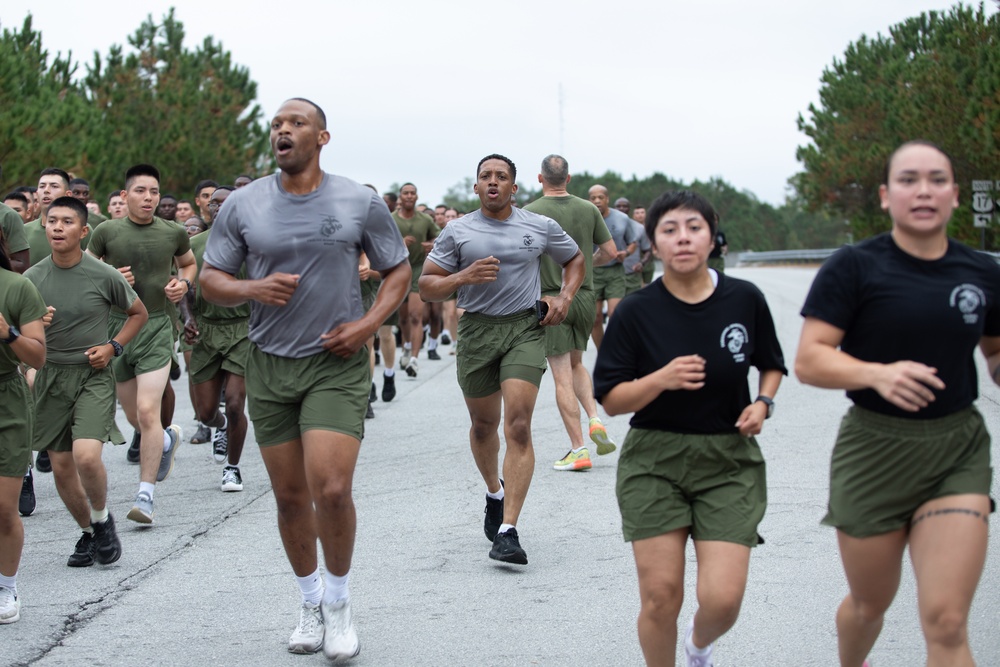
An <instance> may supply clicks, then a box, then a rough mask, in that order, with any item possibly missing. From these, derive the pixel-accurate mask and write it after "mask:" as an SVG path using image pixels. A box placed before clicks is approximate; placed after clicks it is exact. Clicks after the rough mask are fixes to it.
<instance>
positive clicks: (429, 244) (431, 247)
mask: <svg viewBox="0 0 1000 667" xmlns="http://www.w3.org/2000/svg"><path fill="white" fill-rule="evenodd" d="M420 247H421V248H423V250H424V252H430V251H431V250H434V241H424V242H423V243H421V244H420Z"/></svg>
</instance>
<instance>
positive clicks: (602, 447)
mask: <svg viewBox="0 0 1000 667" xmlns="http://www.w3.org/2000/svg"><path fill="white" fill-rule="evenodd" d="M590 439H591V440H592V441H593V442H594V444H595V445H597V455H598V456H605V455H607V454H610V453H611V452H613V451H615V450H616V449H618V445H616V444H615V443H613V442H611V440H609V439H608V434H607V432H605V433H604V436H603V437H602V436H601V435H599V434H598V435H595V434H594V433H593V432H591V434H590Z"/></svg>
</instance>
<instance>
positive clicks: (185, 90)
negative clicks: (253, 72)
mask: <svg viewBox="0 0 1000 667" xmlns="http://www.w3.org/2000/svg"><path fill="white" fill-rule="evenodd" d="M183 42H184V26H183V24H182V23H181V22H180V21H178V20H177V19H176V18H175V16H174V10H173V9H171V10H170V12H169V13H168V14H167V15H166V16H164V17H163V20H162V21H161V22H160V23H156V22H155V21H154V20H153V18H152V16H149V17H148V18H147V19H146V20H145V21H144V22H143V23H142V25H141V26H139V28H138V29H137V30H136V31H135V33H134V34H133V35H132V36H131V37H129V38H128V43H129V45H130V47H131V49H130V50H129V52H128V53H127V54H126V53H125V51H124V50H123V48H122V47H121V46H118V45H115V46H112V47H111V49H110V50H109V53H108V54H107V56H106V57H104V58H102V57H101V55H100V54H98V53H95V54H94V58H93V61H92V63H91V64H89V65H88V66H87V67H86V70H87V71H86V75H85V76H84V77H83V79H82V81H75V80H74V77H73V75H74V73H75V72H76V69H77V66H76V65H75V64H72V62H71V60H70V59H69V58H68V57H67V58H66V59H62V58H61V57H58V56H57V58H56V59H55V60H54V61H53V62H52V63H51V64H49V63H48V56H47V53H46V52H45V51H44V50H42V46H41V35H40V34H39V33H37V32H35V31H33V30H32V29H31V17H30V16H29V17H28V18H27V19H25V23H24V27H23V28H22V29H21V31H19V32H9V31H6V30H5V31H4V33H3V37H2V40H0V91H2V94H3V99H4V105H3V106H4V113H3V114H0V159H3V160H4V170H5V174H4V176H5V180H6V181H7V183H8V184H11V183H15V184H16V183H21V184H24V183H27V184H32V183H35V182H36V181H37V177H38V171H39V170H40V169H42V168H44V167H46V166H59V167H62V168H64V169H66V170H67V171H71V172H74V173H75V174H76V175H79V176H83V177H85V178H87V179H88V180H89V181H90V183H91V190H92V191H93V192H94V193H100V194H103V193H105V192H108V191H110V190H111V189H113V188H117V187H121V186H122V185H123V182H122V181H123V178H124V172H125V170H126V169H127V168H128V167H129V166H131V165H132V164H135V163H138V162H148V163H151V164H154V165H156V166H157V167H158V168H159V169H160V172H161V174H162V182H161V190H162V191H164V192H174V193H175V194H177V195H178V196H184V195H192V194H193V193H192V192H190V190H191V189H192V188H193V187H194V184H195V183H196V182H197V181H199V180H201V179H203V178H213V179H215V180H218V181H220V182H231V181H232V180H233V179H235V177H236V175H237V174H240V173H247V174H251V175H259V174H262V173H266V172H269V171H271V170H273V168H274V159H273V156H272V155H271V152H270V149H269V145H268V129H267V127H266V124H265V123H264V121H263V118H262V112H261V109H260V107H259V105H257V104H256V103H255V102H254V100H255V99H256V96H257V86H256V84H255V83H254V82H253V81H252V80H251V79H250V74H249V71H248V70H247V69H246V68H244V67H241V66H238V65H235V64H233V62H232V59H231V56H230V54H229V53H228V52H227V51H224V50H223V48H222V45H221V44H219V43H217V42H215V41H214V39H213V38H211V37H208V38H206V39H205V40H204V42H202V44H201V45H199V46H198V47H197V48H195V49H193V50H191V49H186V48H185V47H184V44H183ZM8 99H10V100H15V101H16V105H19V106H15V108H14V111H15V112H14V113H8V102H7V100H8ZM19 142H20V143H19ZM101 203H102V204H103V203H104V202H101Z"/></svg>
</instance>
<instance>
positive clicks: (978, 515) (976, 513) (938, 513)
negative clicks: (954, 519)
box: [910, 507, 990, 528]
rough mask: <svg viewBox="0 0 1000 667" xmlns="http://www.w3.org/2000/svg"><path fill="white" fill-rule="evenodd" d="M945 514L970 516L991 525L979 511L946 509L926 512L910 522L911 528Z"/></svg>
mask: <svg viewBox="0 0 1000 667" xmlns="http://www.w3.org/2000/svg"><path fill="white" fill-rule="evenodd" d="M944 514H968V515H969V516H972V517H975V518H977V519H982V520H983V523H985V524H987V525H989V523H990V521H989V519H988V518H987V516H986V515H985V514H983V513H982V512H979V511H977V510H970V509H966V508H964V507H946V508H944V509H939V510H930V511H929V512H924V513H923V514H921V515H920V516H918V517H917V518H915V519H914V520H913V521H911V522H910V527H911V528H912V527H913V526H915V525H917V524H918V523H920V522H921V521H923V520H924V519H926V518H928V517H932V516H941V515H944Z"/></svg>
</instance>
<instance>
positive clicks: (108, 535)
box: [90, 514, 122, 565]
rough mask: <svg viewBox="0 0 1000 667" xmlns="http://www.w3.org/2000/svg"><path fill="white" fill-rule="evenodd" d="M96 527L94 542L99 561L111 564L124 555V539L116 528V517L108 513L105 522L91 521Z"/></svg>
mask: <svg viewBox="0 0 1000 667" xmlns="http://www.w3.org/2000/svg"><path fill="white" fill-rule="evenodd" d="M90 527H91V528H93V529H94V543H95V545H96V546H95V553H96V558H97V562H98V563H100V564H101V565H110V564H111V563H114V562H115V561H116V560H118V559H119V558H121V557H122V541H121V540H119V539H118V531H117V530H115V518H114V517H113V516H111V514H108V518H107V520H106V521H105V522H104V523H91V524H90Z"/></svg>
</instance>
